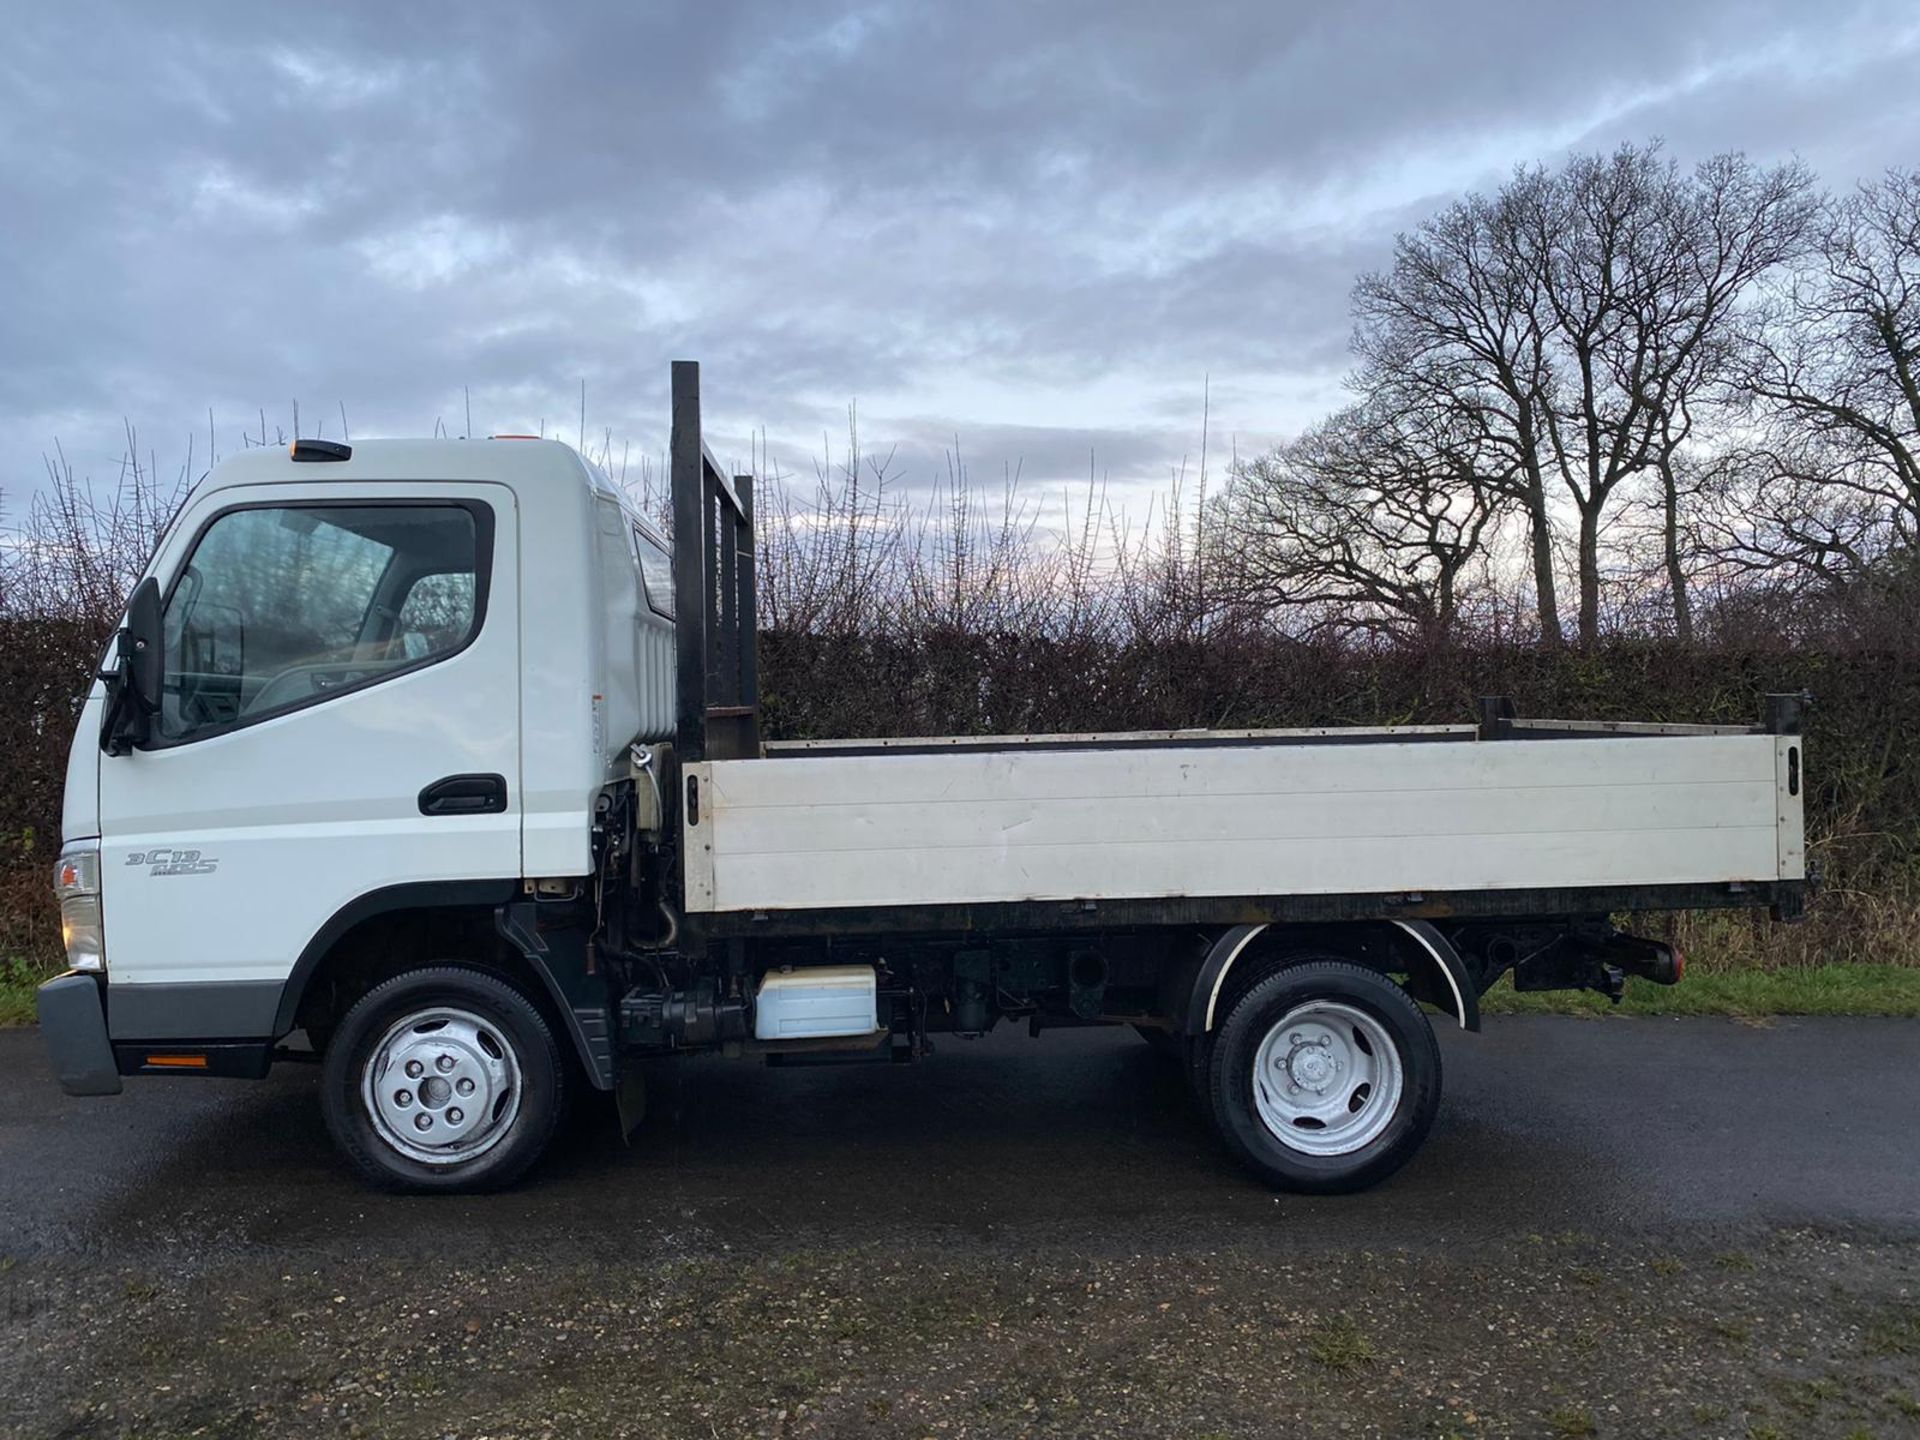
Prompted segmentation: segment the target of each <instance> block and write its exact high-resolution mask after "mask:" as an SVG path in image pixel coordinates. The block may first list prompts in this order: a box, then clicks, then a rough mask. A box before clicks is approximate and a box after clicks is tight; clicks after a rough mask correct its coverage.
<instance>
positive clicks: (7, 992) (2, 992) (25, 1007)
mask: <svg viewBox="0 0 1920 1440" xmlns="http://www.w3.org/2000/svg"><path fill="white" fill-rule="evenodd" d="M46 978H47V977H46V976H45V975H43V974H41V973H40V971H39V970H38V969H37V968H36V967H34V966H31V965H22V964H19V963H17V962H14V961H9V960H0V1025H31V1024H32V1023H33V1015H34V1011H33V992H34V991H35V990H36V989H37V988H38V987H39V985H40V982H41V981H42V980H44V979H46Z"/></svg>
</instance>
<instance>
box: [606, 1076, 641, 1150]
mask: <svg viewBox="0 0 1920 1440" xmlns="http://www.w3.org/2000/svg"><path fill="white" fill-rule="evenodd" d="M613 1103H614V1106H615V1108H617V1109H618V1110H619V1112H620V1138H621V1139H622V1140H623V1141H625V1142H626V1143H627V1144H629V1145H631V1144H633V1136H634V1132H635V1131H637V1130H638V1129H639V1128H640V1122H641V1121H643V1120H645V1119H646V1118H647V1080H646V1077H645V1076H644V1075H642V1074H641V1073H640V1068H639V1067H638V1066H632V1067H629V1068H628V1070H627V1072H626V1073H625V1074H624V1075H622V1076H621V1077H620V1078H619V1079H618V1080H617V1081H615V1082H614V1087H613Z"/></svg>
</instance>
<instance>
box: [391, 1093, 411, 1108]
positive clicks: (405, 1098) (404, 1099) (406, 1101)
mask: <svg viewBox="0 0 1920 1440" xmlns="http://www.w3.org/2000/svg"><path fill="white" fill-rule="evenodd" d="M393 1103H394V1104H396V1105H411V1104H412V1103H413V1092H412V1091H411V1090H396V1091H394V1092H393Z"/></svg>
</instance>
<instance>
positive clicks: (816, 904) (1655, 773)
mask: <svg viewBox="0 0 1920 1440" xmlns="http://www.w3.org/2000/svg"><path fill="white" fill-rule="evenodd" d="M1783 764H1784V761H1783V760H1782V758H1781V756H1780V754H1778V753H1777V751H1776V740H1775V737H1774V736H1771V735H1690V736H1684V737H1682V736H1673V737H1667V736H1634V737H1632V738H1622V739H1580V740H1551V741H1502V742H1496V743H1491V744H1481V743H1475V742H1471V741H1465V742H1463V741H1426V742H1412V743H1406V744H1397V743H1392V742H1385V743H1371V744H1359V745H1299V744H1295V745H1287V744H1275V745H1249V746H1244V747H1221V748H1195V747H1179V746H1168V747H1164V748H1160V747H1155V748H1151V749H1123V750H1098V749H1088V750H1070V751H1034V750H1021V751H1007V752H986V753H932V754H925V753H922V754H868V755H845V756H836V755H833V754H830V753H825V754H817V755H814V754H809V755H787V756H782V757H781V758H778V759H766V760H728V761H718V762H712V763H709V764H706V765H701V766H696V767H690V773H692V774H694V775H696V776H697V777H698V779H699V782H700V789H701V806H700V809H701V816H700V822H699V823H698V824H697V825H694V826H692V827H690V828H689V830H688V834H687V841H688V845H687V858H688V866H687V881H688V905H689V908H691V909H694V910H715V911H737V910H788V909H815V908H833V907H841V906H866V905H875V906H886V905H938V904H964V903H993V902H1001V901H1020V900H1067V899H1093V900H1102V899H1127V898H1165V897H1172V896H1182V895H1310V894H1349V893H1381V892H1392V891H1444V890H1477V889H1502V890H1505V889H1538V888H1549V887H1559V886H1595V885H1641V884H1652V885H1667V884H1685V883H1717V882H1726V881H1734V880H1748V881H1752V880H1771V879H1774V878H1776V877H1777V876H1779V875H1781V874H1782V873H1784V872H1783V862H1785V861H1786V859H1787V855H1786V847H1785V845H1784V844H1783V827H1784V826H1785V825H1786V823H1787V816H1788V814H1789V813H1791V815H1792V816H1793V817H1794V819H1795V820H1796V822H1797V816H1798V810H1799V805H1798V797H1794V799H1793V803H1792V804H1791V805H1789V804H1787V803H1786V797H1785V796H1784V795H1783V793H1782V784H1781V779H1780V767H1781V766H1782V765H1783Z"/></svg>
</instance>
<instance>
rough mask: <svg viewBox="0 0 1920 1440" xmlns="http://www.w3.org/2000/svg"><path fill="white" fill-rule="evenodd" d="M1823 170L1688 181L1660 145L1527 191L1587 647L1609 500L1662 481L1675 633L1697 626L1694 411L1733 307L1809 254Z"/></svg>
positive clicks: (1737, 170)
mask: <svg viewBox="0 0 1920 1440" xmlns="http://www.w3.org/2000/svg"><path fill="white" fill-rule="evenodd" d="M1812 187H1813V177H1812V175H1811V173H1810V172H1808V171H1807V170H1806V169H1805V168H1804V167H1802V166H1799V165H1797V164H1787V165H1782V166H1778V167H1776V168H1774V169H1772V170H1765V171H1762V170H1759V169H1756V168H1755V167H1754V166H1753V165H1752V164H1751V162H1749V161H1748V160H1747V159H1746V158H1745V157H1744V156H1739V155H1721V156H1716V157H1715V158H1713V159H1711V160H1709V161H1707V162H1706V163H1705V164H1703V165H1701V166H1700V167H1699V168H1698V169H1696V170H1695V171H1694V172H1693V173H1692V174H1691V175H1683V174H1682V173H1681V172H1680V170H1679V167H1678V166H1676V165H1675V164H1674V163H1673V161H1672V160H1670V159H1668V158H1666V157H1665V156H1663V155H1662V154H1661V153H1660V149H1659V147H1658V146H1657V145H1651V146H1644V147H1637V146H1633V145H1623V146H1621V147H1620V148H1619V149H1618V150H1616V151H1615V152H1614V153H1613V154H1612V155H1611V156H1607V157H1600V156H1578V157H1575V158H1574V159H1573V160H1572V161H1570V162H1569V163H1568V165H1567V166H1566V168H1565V169H1564V170H1562V171H1561V172H1560V174H1559V175H1558V176H1556V177H1554V179H1553V180H1552V181H1551V182H1550V183H1546V184H1543V185H1536V186H1533V187H1531V188H1530V189H1529V192H1528V193H1529V194H1530V195H1531V196H1532V197H1533V198H1534V203H1532V204H1530V205H1529V206H1528V209H1527V214H1528V218H1529V221H1530V224H1529V225H1528V227H1527V230H1526V239H1527V250H1528V257H1529V261H1530V263H1531V264H1533V265H1535V266H1537V267H1538V268H1539V270H1540V273H1541V277H1542V285H1541V294H1542V295H1543V296H1544V297H1545V299H1546V302H1547V304H1548V306H1549V311H1550V315H1551V328H1550V333H1551V336H1552V341H1553V354H1554V361H1555V364H1556V365H1557V366H1558V367H1559V368H1560V369H1561V371H1562V374H1563V377H1564V379H1563V383H1561V384H1559V385H1557V386H1556V387H1555V393H1556V397H1557V398H1558V401H1559V403H1558V404H1557V405H1556V406H1555V407H1554V408H1553V410H1552V411H1551V412H1550V413H1551V416H1552V422H1553V423H1552V428H1553V439H1554V446H1553V448H1554V456H1555V461H1556V464H1557V466H1558V468H1559V471H1560V475H1561V478H1562V480H1563V482H1564V483H1565V485H1566V489H1567V493H1568V494H1569V495H1570V496H1571V498H1572V500H1573V504H1574V509H1575V511H1576V513H1577V514H1578V517H1579V535H1578V552H1577V553H1578V566H1579V582H1580V638H1581V641H1582V643H1585V644H1592V643H1593V642H1594V641H1595V640H1596V639H1597V638H1598V629H1599V626H1598V619H1599V614H1600V537H1601V530H1602V526H1603V523H1604V519H1605V514H1606V511H1607V508H1608V505H1609V502H1610V501H1611V500H1612V499H1613V497H1614V495H1615V493H1616V492H1617V491H1618V490H1619V488H1620V487H1621V486H1622V485H1623V484H1624V483H1626V482H1627V481H1629V480H1632V479H1634V478H1635V477H1637V476H1641V475H1643V474H1649V473H1651V474H1653V475H1655V476H1657V477H1658V479H1659V482H1660V485H1661V491H1662V500H1663V502H1664V507H1663V508H1664V509H1665V513H1666V524H1665V527H1664V528H1665V532H1666V535H1665V538H1666V542H1667V543H1666V552H1665V558H1666V562H1667V569H1668V578H1669V583H1670V585H1671V586H1672V590H1673V602H1674V607H1675V625H1676V628H1677V629H1678V630H1679V631H1680V632H1681V633H1682V634H1683V636H1684V635H1687V634H1690V633H1691V616H1690V614H1689V612H1688V611H1687V608H1686V576H1685V570H1684V567H1683V565H1682V563H1681V556H1680V550H1679V531H1680V515H1679V505H1680V487H1679V484H1678V482H1677V476H1676V464H1675V456H1676V454H1677V452H1678V450H1679V448H1680V446H1681V445H1682V444H1684V443H1685V442H1686V441H1687V440H1688V439H1689V437H1690V436H1691V435H1692V433H1693V430H1694V423H1695V409H1696V407H1697V406H1698V405H1700V404H1701V403H1703V402H1705V401H1706V400H1708V399H1709V398H1710V397H1711V396H1712V395H1713V394H1714V393H1716V391H1717V389H1718V387H1720V386H1721V384H1722V383H1723V382H1724V381H1725V380H1727V379H1728V378H1730V372H1729V362H1730V358H1731V355H1732V348H1733V347H1732V342H1733V335H1734V330H1733V321H1734V319H1735V308H1736V306H1737V305H1738V303H1739V302H1740V301H1741V299H1742V298H1743V297H1744V296H1747V295H1748V294H1750V292H1751V287H1752V286H1753V284H1754V282H1755V281H1756V280H1757V279H1759V278H1760V277H1761V276H1762V275H1764V274H1766V273H1767V272H1768V271H1769V270H1771V269H1773V268H1774V267H1775V266H1778V265H1780V264H1782V263H1783V262H1785V261H1787V260H1789V259H1791V258H1792V257H1793V256H1794V255H1795V254H1796V253H1797V252H1798V250H1799V248H1800V246H1801V244H1802V241H1803V237H1804V235H1805V233H1806V229H1807V224H1808V221H1809V219H1810V217H1811V214H1812V209H1813V202H1812V199H1811V192H1812Z"/></svg>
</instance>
